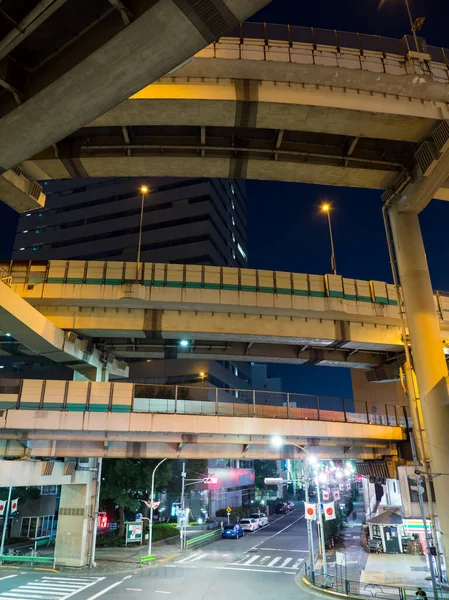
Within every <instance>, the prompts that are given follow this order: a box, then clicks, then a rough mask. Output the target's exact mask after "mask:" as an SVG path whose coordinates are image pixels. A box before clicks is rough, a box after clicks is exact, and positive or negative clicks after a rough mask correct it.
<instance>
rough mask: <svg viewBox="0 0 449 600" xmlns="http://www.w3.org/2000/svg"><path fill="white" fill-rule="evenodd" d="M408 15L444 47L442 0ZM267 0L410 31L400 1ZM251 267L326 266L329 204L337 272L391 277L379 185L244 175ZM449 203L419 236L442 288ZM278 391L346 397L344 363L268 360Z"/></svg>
mask: <svg viewBox="0 0 449 600" xmlns="http://www.w3.org/2000/svg"><path fill="white" fill-rule="evenodd" d="M410 4H411V8H412V13H413V16H414V17H418V16H419V17H420V16H425V17H426V22H425V24H424V27H423V30H422V31H421V35H422V37H424V38H425V39H426V40H427V42H428V43H429V44H431V45H435V46H444V47H446V48H448V47H449V34H448V28H447V18H445V16H444V15H443V6H444V5H446V7H447V2H445V1H443V0H426V1H424V0H410ZM378 5H379V0H338V1H336V0H315V1H314V2H311V1H308V2H306V1H304V2H303V1H300V0H273V1H272V2H271V4H269V5H268V6H267V7H266V8H265V9H263V10H261V11H260V12H259V13H258V14H257V15H255V16H254V17H253V19H252V20H254V21H266V22H271V23H290V24H291V25H302V26H314V27H318V28H325V29H338V30H342V31H359V32H360V33H370V34H379V35H384V36H389V37H395V38H401V37H402V36H403V35H404V34H405V33H408V32H409V29H410V28H409V24H408V18H407V13H406V9H405V4H404V0H385V3H384V5H383V6H382V8H381V9H378ZM246 186H247V188H246V189H247V199H248V229H249V232H248V234H249V261H250V266H251V267H253V268H260V269H273V270H280V271H295V272H299V273H320V274H322V273H326V272H329V270H330V246H329V236H328V229H327V222H326V218H325V216H324V215H322V214H320V210H319V207H320V204H321V203H322V201H323V200H324V199H325V200H327V201H329V202H330V203H331V204H332V208H333V210H332V226H333V230H334V239H335V251H336V259H337V271H338V273H339V274H340V275H343V276H344V277H354V278H358V279H377V280H381V281H389V282H391V280H392V278H391V271H390V266H389V262H388V253H387V248H386V242H385V233H384V229H383V222H382V216H381V200H380V192H379V191H377V190H361V189H354V188H352V189H351V188H335V187H327V186H318V185H305V184H290V183H277V182H261V181H248V182H247V184H246ZM15 222H16V214H15V213H14V212H13V211H12V210H10V209H9V208H8V207H6V206H5V205H3V204H0V223H1V236H0V258H7V257H9V253H10V249H11V247H12V241H13V238H14V232H15ZM447 223H449V203H446V202H440V201H437V200H434V201H433V202H432V203H431V204H430V206H429V207H427V208H426V209H425V211H424V212H423V213H422V214H421V225H422V229H423V235H424V242H425V244H426V249H427V256H428V261H429V266H430V272H431V276H432V283H433V286H434V288H435V289H440V290H448V291H449V270H448V266H449V250H448V245H447V243H443V242H445V241H446V240H447ZM270 374H271V375H272V376H273V377H278V376H280V377H282V378H283V382H284V390H285V391H296V392H303V393H316V394H322V395H324V394H329V395H339V396H347V397H350V396H351V395H352V392H351V384H350V375H349V370H347V369H338V368H333V369H330V368H319V367H291V366H287V365H285V366H284V365H272V366H271V367H270Z"/></svg>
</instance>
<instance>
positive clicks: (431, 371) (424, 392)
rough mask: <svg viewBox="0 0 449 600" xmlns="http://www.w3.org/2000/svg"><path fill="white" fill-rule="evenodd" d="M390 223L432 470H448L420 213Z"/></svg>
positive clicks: (446, 527)
mask: <svg viewBox="0 0 449 600" xmlns="http://www.w3.org/2000/svg"><path fill="white" fill-rule="evenodd" d="M390 222H391V229H392V233H393V240H394V246H395V252H396V259H397V264H398V270H399V276H400V281H401V287H402V293H403V297H404V302H405V311H406V317H407V324H408V330H409V334H410V340H411V347H412V354H413V364H414V368H415V373H416V378H417V381H418V387H419V392H420V398H421V409H422V414H423V420H424V427H425V430H426V437H427V440H428V442H429V453H430V459H431V470H432V473H433V474H435V475H436V474H437V473H447V472H448V464H449V459H448V457H449V435H448V432H449V392H448V387H447V375H448V371H447V365H446V359H445V355H444V352H443V343H442V339H441V332H440V325H439V321H438V316H437V312H436V308H435V302H434V297H433V291H432V285H431V282H430V275H429V269H428V265H427V258H426V253H425V249H424V243H423V239H422V235H421V229H420V226H419V219H418V215H417V214H415V213H409V212H407V213H405V212H399V210H398V207H397V204H394V205H393V206H392V207H391V209H390ZM434 486H435V495H436V504H437V512H438V520H439V524H440V529H441V533H442V539H443V554H444V557H445V561H446V565H447V564H449V510H448V508H447V498H448V497H449V476H447V475H441V476H440V477H437V478H436V479H435V480H434Z"/></svg>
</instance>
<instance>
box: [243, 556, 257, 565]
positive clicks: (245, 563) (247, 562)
mask: <svg viewBox="0 0 449 600" xmlns="http://www.w3.org/2000/svg"><path fill="white" fill-rule="evenodd" d="M258 558H260V556H259V555H258V554H255V555H254V556H252V557H251V558H249V559H248V560H247V561H246V562H244V563H240V564H241V565H252V564H253V562H256V560H257V559H258Z"/></svg>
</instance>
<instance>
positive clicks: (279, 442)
mask: <svg viewBox="0 0 449 600" xmlns="http://www.w3.org/2000/svg"><path fill="white" fill-rule="evenodd" d="M271 444H272V445H273V446H276V447H277V448H280V447H281V446H283V445H284V444H285V445H289V446H295V447H296V448H299V449H300V450H302V451H303V452H305V453H306V454H308V461H307V464H308V469H307V482H306V489H305V492H306V494H305V495H306V502H309V483H308V480H309V478H310V466H313V467H314V470H315V477H316V489H317V500H318V514H319V522H320V536H321V547H322V554H323V573H324V576H325V577H327V560H326V548H325V546H324V527H323V515H322V513H321V496H320V486H319V483H318V465H317V459H316V457H315V456H314V455H313V454H311V453H310V452H309V450H307V448H305V447H304V446H301V445H300V444H295V442H290V441H288V442H286V441H284V440H283V439H282V438H281V437H279V436H274V437H273V438H272V439H271ZM306 521H307V537H308V542H309V560H310V568H311V569H312V571H313V567H314V557H313V535H312V522H311V521H310V519H306Z"/></svg>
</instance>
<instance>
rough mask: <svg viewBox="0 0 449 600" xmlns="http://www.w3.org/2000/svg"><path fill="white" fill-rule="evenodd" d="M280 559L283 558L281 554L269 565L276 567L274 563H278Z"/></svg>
mask: <svg viewBox="0 0 449 600" xmlns="http://www.w3.org/2000/svg"><path fill="white" fill-rule="evenodd" d="M280 560H281V557H280V556H276V558H273V560H272V561H271V562H270V563H268V566H269V567H274V565H275V564H276V563H278V562H279V561H280Z"/></svg>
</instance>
